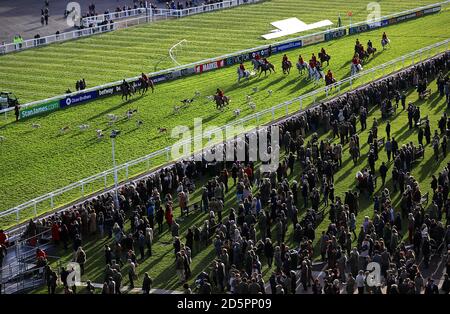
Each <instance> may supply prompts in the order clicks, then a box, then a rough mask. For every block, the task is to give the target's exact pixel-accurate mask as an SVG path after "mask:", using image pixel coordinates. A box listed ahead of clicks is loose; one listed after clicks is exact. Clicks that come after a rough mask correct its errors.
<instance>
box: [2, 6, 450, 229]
mask: <svg viewBox="0 0 450 314" xmlns="http://www.w3.org/2000/svg"><path fill="white" fill-rule="evenodd" d="M449 18H450V11H449V10H446V11H445V12H443V13H441V14H439V15H434V16H428V17H424V18H422V19H417V20H414V21H410V22H406V23H403V24H399V25H395V26H391V27H388V28H386V29H384V30H385V31H387V33H388V34H389V36H390V38H391V40H392V47H391V48H389V49H387V50H386V51H382V52H378V53H377V55H376V56H375V58H372V59H371V60H370V61H369V62H368V63H367V64H366V65H365V69H369V68H371V67H373V66H376V65H379V64H382V63H385V62H387V61H389V60H392V59H394V58H396V57H399V56H401V55H404V54H406V53H409V52H411V51H414V50H416V49H419V48H422V47H424V46H426V45H429V44H432V43H435V42H438V41H442V40H443V39H445V38H447V36H448V32H447V31H445V29H443V28H442V25H443V24H444V23H446V22H447V21H448V20H449ZM425 28H426V29H428V31H427V33H426V35H425V34H423V33H421V32H419V31H418V30H421V29H425ZM384 30H377V31H372V32H367V33H364V34H359V35H358V37H359V39H360V41H361V42H363V43H366V42H367V40H368V39H372V41H373V42H374V44H375V46H376V47H377V48H379V49H381V48H380V47H379V44H378V43H379V39H380V38H381V33H382V32H383V31H384ZM356 38H357V37H356V36H350V37H344V38H342V39H339V40H337V41H331V42H327V43H321V44H317V45H314V46H310V47H305V48H302V49H300V50H294V51H291V52H290V53H289V54H288V55H289V57H290V58H291V60H293V61H294V60H296V59H297V56H298V54H299V53H301V54H302V55H304V56H305V57H308V58H309V56H310V55H311V53H313V52H315V53H316V54H317V52H318V51H319V50H320V48H321V47H325V48H326V50H327V52H328V53H329V54H330V55H331V56H332V60H331V64H330V66H329V67H326V68H325V70H327V69H328V68H330V69H332V70H333V72H334V73H335V76H336V78H337V79H342V78H344V77H347V76H348V75H349V74H350V73H349V60H350V58H351V56H352V53H353V46H354V42H355V40H356ZM271 60H272V62H274V64H275V65H276V66H277V69H279V63H280V62H281V55H275V56H273V57H272V58H271ZM416 61H417V60H416ZM407 62H410V60H409V61H408V60H407ZM247 66H249V65H247ZM391 70H392V69H391ZM386 73H388V70H387V71H386ZM382 74H383V73H382V72H381V71H380V72H378V73H377V74H376V75H377V76H381V75H382ZM369 76H370V77H366V78H364V79H359V80H358V81H357V82H355V84H361V83H364V82H367V80H369V79H372V78H373V77H372V75H369ZM217 87H220V88H223V89H224V90H225V93H226V94H227V95H229V96H231V98H232V102H231V104H230V106H229V107H230V109H234V108H241V109H242V111H241V117H243V116H245V115H247V114H249V113H251V112H252V111H251V110H250V108H248V107H247V105H246V104H245V102H246V101H245V95H247V94H252V93H253V92H252V88H253V87H258V88H259V89H260V90H261V91H260V92H258V93H255V94H254V95H253V99H254V101H255V103H256V105H257V109H256V110H257V111H259V110H262V109H264V108H269V107H271V106H274V105H277V104H279V103H280V102H283V101H286V100H289V99H292V98H294V97H297V96H299V95H301V94H304V93H307V92H309V91H312V90H314V87H313V84H312V83H310V82H307V81H306V80H305V77H304V76H303V77H299V76H298V74H297V71H296V70H293V72H292V73H291V74H290V75H289V76H285V75H283V74H282V73H280V72H279V71H278V73H276V74H272V75H268V76H267V77H266V78H264V77H261V78H259V79H258V78H255V79H252V80H251V81H250V82H245V83H242V84H241V85H237V83H236V69H235V67H232V68H228V69H223V70H219V71H215V72H210V73H205V74H203V75H200V76H193V77H188V78H184V79H180V80H177V81H173V82H169V83H164V84H161V85H160V86H157V88H156V91H155V93H154V94H149V95H147V96H145V97H142V98H140V97H137V96H136V97H134V98H133V99H132V100H130V101H129V102H123V101H121V99H120V97H119V96H116V97H112V98H106V99H103V100H99V101H95V102H92V103H88V104H84V105H80V106H77V107H73V108H70V109H67V110H62V111H58V112H55V113H51V114H48V115H44V116H41V117H36V118H33V119H30V120H27V121H23V122H21V123H18V124H16V123H13V122H12V120H11V119H10V118H9V119H6V120H3V119H0V135H2V136H5V138H6V140H5V141H4V142H3V143H2V144H1V145H0V152H1V153H0V165H1V169H2V171H1V173H2V180H1V181H0V191H2V195H5V196H6V197H2V198H0V209H1V210H5V209H8V208H11V207H13V206H16V205H18V204H20V203H22V202H24V201H27V200H30V199H32V198H34V197H37V196H40V195H42V194H44V193H47V192H51V191H53V190H55V189H57V188H61V187H63V186H66V185H68V184H70V183H73V182H74V181H78V180H81V179H83V178H85V177H88V176H90V175H93V174H96V173H99V172H101V171H104V170H106V169H110V168H111V167H112V161H111V143H110V141H109V139H107V138H105V139H103V140H100V141H98V140H97V138H96V135H95V131H94V130H95V129H103V130H104V132H105V134H107V132H108V131H109V130H110V129H111V128H110V127H108V126H107V119H106V117H105V115H106V114H107V113H115V114H118V115H121V116H123V115H124V113H125V111H126V110H127V109H129V108H138V117H137V118H138V119H142V120H143V121H144V125H143V126H142V127H141V128H137V127H136V124H135V119H136V118H134V119H133V120H132V121H120V122H118V123H117V124H116V125H115V126H114V128H118V129H120V130H121V131H122V134H121V135H120V137H119V138H118V139H117V141H116V160H117V162H118V163H119V164H120V163H124V162H127V161H129V160H131V159H135V158H138V157H141V156H143V155H146V154H149V153H151V152H153V151H155V150H157V149H160V148H163V147H165V146H167V145H169V144H171V143H173V142H175V141H176V140H175V139H172V138H171V137H170V134H159V133H158V132H157V127H167V128H168V129H169V132H170V129H171V128H173V127H175V126H176V125H180V124H184V125H187V126H189V127H191V126H192V125H193V119H194V118H195V117H202V118H203V122H204V125H205V126H211V125H215V126H220V125H224V124H225V123H228V122H230V121H232V120H233V119H234V117H233V113H232V110H230V109H228V110H226V111H225V112H218V111H217V110H215V109H214V107H215V105H213V104H212V103H207V101H206V98H205V97H204V96H205V95H211V94H213V93H214V92H215V90H216V88H217ZM269 89H271V90H273V95H272V96H271V97H268V96H267V95H268V94H267V90H269ZM197 90H198V91H200V92H201V94H202V97H201V99H200V100H197V101H195V102H194V103H193V104H191V106H190V107H189V108H187V109H183V110H182V111H181V113H180V114H179V115H174V114H173V106H174V105H175V104H177V105H179V104H181V103H180V101H181V100H182V99H185V98H187V97H192V96H194V92H195V91H197ZM306 105H308V103H304V106H306ZM295 110H297V108H295V107H294V106H291V107H290V109H289V111H290V112H294V111H295ZM284 112H285V110H284V109H283V110H278V111H277V112H276V113H275V116H281V115H283V114H284ZM268 121H270V115H267V116H264V117H261V119H260V122H261V123H262V122H268ZM32 123H39V124H40V125H41V128H40V129H32V127H31V124H32ZM81 124H89V125H90V126H91V129H90V130H89V131H86V132H80V131H78V128H77V126H78V125H81ZM66 125H68V126H70V127H71V130H70V131H69V132H67V133H66V134H64V135H62V134H60V132H59V130H60V128H61V127H63V126H66ZM163 162H165V158H163V157H161V158H159V159H156V160H152V164H151V165H150V166H156V165H160V164H161V163H163ZM145 170H147V165H146V164H145V163H143V164H142V165H140V166H137V167H133V168H130V169H129V174H130V175H132V174H137V173H139V172H143V171H145ZM119 177H120V179H125V172H120V173H119ZM107 183H108V184H109V185H111V184H112V177H108V179H107ZM102 187H103V180H100V181H98V182H96V183H95V184H91V185H86V186H85V190H84V192H85V194H87V193H91V192H93V191H97V190H98V189H101V188H102ZM80 196H81V189H80V190H77V191H73V193H66V194H64V195H63V196H60V197H55V200H54V201H55V204H56V205H61V204H63V203H65V202H67V201H72V200H74V199H76V198H79V197H80ZM49 208H50V201H48V202H47V203H42V204H40V205H39V206H38V208H37V211H38V213H42V212H44V211H48V210H49ZM32 215H33V209H32V208H29V209H28V210H27V211H25V212H22V213H21V215H20V219H21V220H26V219H27V218H29V217H30V216H32ZM15 219H16V217H15V215H12V216H8V217H5V218H3V219H2V221H0V225H2V226H3V227H7V226H10V225H12V224H13V223H15Z"/></svg>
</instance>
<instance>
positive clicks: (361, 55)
mask: <svg viewBox="0 0 450 314" xmlns="http://www.w3.org/2000/svg"><path fill="white" fill-rule="evenodd" d="M358 56H359V59H360V60H362V61H365V60H366V59H367V58H369V53H368V52H367V51H365V50H363V49H361V50H359V51H358Z"/></svg>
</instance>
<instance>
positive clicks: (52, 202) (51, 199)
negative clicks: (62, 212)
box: [50, 193, 55, 209]
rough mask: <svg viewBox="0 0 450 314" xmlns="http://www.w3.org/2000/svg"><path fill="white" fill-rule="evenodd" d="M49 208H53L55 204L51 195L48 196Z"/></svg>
mask: <svg viewBox="0 0 450 314" xmlns="http://www.w3.org/2000/svg"><path fill="white" fill-rule="evenodd" d="M50 208H52V209H53V208H55V202H54V200H53V193H52V194H50Z"/></svg>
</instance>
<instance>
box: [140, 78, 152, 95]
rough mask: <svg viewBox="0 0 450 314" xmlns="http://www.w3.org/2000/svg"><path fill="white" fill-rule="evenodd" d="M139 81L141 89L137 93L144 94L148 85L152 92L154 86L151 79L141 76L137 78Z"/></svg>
mask: <svg viewBox="0 0 450 314" xmlns="http://www.w3.org/2000/svg"><path fill="white" fill-rule="evenodd" d="M139 82H140V84H141V89H140V91H139V94H142V95H144V94H145V93H147V91H148V88H149V87H150V88H151V89H152V93H153V92H154V91H155V86H154V84H153V81H152V80H150V79H145V78H143V77H142V76H141V77H140V78H139Z"/></svg>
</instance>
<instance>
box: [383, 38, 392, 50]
mask: <svg viewBox="0 0 450 314" xmlns="http://www.w3.org/2000/svg"><path fill="white" fill-rule="evenodd" d="M387 45H389V46H390V45H391V41H390V40H389V38H386V39H382V40H381V46H382V47H383V50H384V49H385V46H387Z"/></svg>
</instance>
